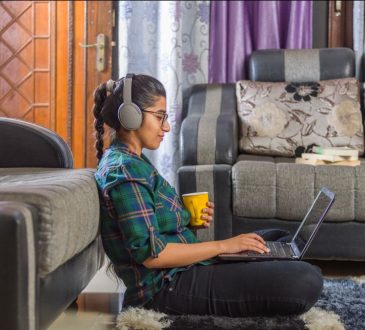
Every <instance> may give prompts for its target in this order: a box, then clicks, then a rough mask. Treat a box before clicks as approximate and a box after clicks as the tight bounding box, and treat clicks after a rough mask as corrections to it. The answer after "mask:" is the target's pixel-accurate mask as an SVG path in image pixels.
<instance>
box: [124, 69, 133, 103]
mask: <svg viewBox="0 0 365 330" xmlns="http://www.w3.org/2000/svg"><path fill="white" fill-rule="evenodd" d="M133 77H134V74H133V73H128V74H127V75H126V77H125V78H124V86H123V102H124V103H125V104H131V103H132V79H133Z"/></svg>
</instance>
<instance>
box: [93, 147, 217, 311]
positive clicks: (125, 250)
mask: <svg viewBox="0 0 365 330" xmlns="http://www.w3.org/2000/svg"><path fill="white" fill-rule="evenodd" d="M95 178H96V181H97V185H98V189H99V194H100V197H101V198H100V202H101V236H102V241H103V246H104V249H105V252H106V254H107V255H108V257H109V259H110V260H111V262H112V263H113V266H114V269H115V271H116V273H117V275H118V276H119V277H120V278H121V279H122V280H123V282H124V284H125V285H126V287H127V290H126V292H125V298H124V301H125V303H126V304H129V305H141V304H144V303H146V302H147V301H148V300H150V299H151V298H152V297H153V295H154V294H156V293H157V292H158V291H159V290H160V289H161V288H162V286H163V283H164V281H170V280H171V278H172V276H173V275H174V274H175V273H176V272H178V271H183V270H186V269H188V268H189V267H180V268H171V269H148V268H146V267H145V266H143V264H142V263H143V262H144V261H145V260H146V259H147V258H149V257H153V258H157V257H158V254H159V253H160V252H161V251H162V250H163V249H164V248H165V246H166V244H167V243H170V242H171V243H196V242H198V240H197V239H196V237H195V235H194V234H193V233H192V232H191V231H190V230H189V229H188V228H187V227H186V226H187V224H188V222H189V218H190V214H189V212H188V211H187V210H186V209H185V208H184V207H183V204H182V202H181V199H180V198H179V196H178V195H177V193H176V191H175V189H174V188H173V187H172V186H171V185H170V184H169V183H168V182H167V181H166V180H165V179H164V178H163V177H162V176H161V175H160V174H159V173H158V172H157V170H156V169H155V168H154V166H153V165H152V164H151V163H150V162H149V160H148V159H147V158H146V157H145V156H144V155H143V154H142V155H141V156H139V155H137V154H135V153H133V152H131V151H130V150H129V149H128V147H127V146H126V145H124V144H123V143H121V142H120V141H118V140H115V141H113V142H112V144H111V146H110V148H109V149H107V150H106V151H105V152H104V154H103V157H102V159H101V160H100V162H99V166H98V170H97V172H96V173H95ZM211 262H212V261H210V260H207V261H205V262H201V263H200V264H210V263H211Z"/></svg>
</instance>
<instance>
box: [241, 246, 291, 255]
mask: <svg viewBox="0 0 365 330" xmlns="http://www.w3.org/2000/svg"><path fill="white" fill-rule="evenodd" d="M266 245H267V247H268V248H269V249H270V252H266V253H263V254H261V253H258V252H255V251H249V252H247V255H248V256H250V257H256V256H265V257H266V256H269V257H288V256H289V257H290V256H291V255H292V253H291V248H290V246H289V245H287V244H283V243H281V242H266Z"/></svg>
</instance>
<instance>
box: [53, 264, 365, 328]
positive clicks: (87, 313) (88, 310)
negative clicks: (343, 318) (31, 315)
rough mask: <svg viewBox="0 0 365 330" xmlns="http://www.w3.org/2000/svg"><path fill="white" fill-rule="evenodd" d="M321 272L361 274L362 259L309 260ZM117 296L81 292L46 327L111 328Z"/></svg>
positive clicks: (345, 274) (338, 275) (117, 307)
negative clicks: (74, 304) (66, 308)
mask: <svg viewBox="0 0 365 330" xmlns="http://www.w3.org/2000/svg"><path fill="white" fill-rule="evenodd" d="M312 263H313V264H316V265H318V266H319V267H321V269H322V273H323V275H324V276H328V277H345V276H361V275H365V262H342V261H335V262H334V261H313V262H312ZM120 305H121V299H120V297H119V296H118V295H117V294H113V293H84V294H82V295H80V297H79V299H78V301H77V309H75V308H69V309H68V310H67V311H66V312H65V313H63V314H62V315H61V316H60V317H59V318H58V319H57V320H56V321H55V322H54V323H53V324H52V325H51V327H50V328H49V329H50V330H84V329H85V330H86V329H87V330H110V329H114V321H115V317H116V315H117V313H118V312H117V311H118V310H119V309H120Z"/></svg>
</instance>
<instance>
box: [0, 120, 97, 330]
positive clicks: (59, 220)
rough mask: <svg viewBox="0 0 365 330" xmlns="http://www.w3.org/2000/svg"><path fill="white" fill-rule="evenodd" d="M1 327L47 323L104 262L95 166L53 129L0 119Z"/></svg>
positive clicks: (40, 326)
mask: <svg viewBox="0 0 365 330" xmlns="http://www.w3.org/2000/svg"><path fill="white" fill-rule="evenodd" d="M0 154H1V157H0V259H1V261H2V266H1V267H0V311H1V316H2V317H1V321H2V326H1V328H2V329H7V330H13V329H45V328H47V327H48V326H49V325H50V324H51V323H52V322H53V321H54V320H55V319H56V318H57V317H58V316H59V315H60V314H61V313H62V312H63V311H64V310H65V309H66V308H67V307H68V306H69V305H70V304H71V303H73V302H74V301H75V299H76V298H77V296H78V295H79V294H80V292H81V291H82V289H83V288H84V287H85V286H86V285H87V284H88V283H89V281H90V280H91V279H92V278H93V276H94V275H95V273H96V271H97V270H98V269H99V268H100V267H101V266H102V264H103V261H104V252H103V248H102V245H101V241H100V235H99V198H98V192H97V187H96V184H95V180H94V176H93V171H92V170H91V169H73V168H72V167H73V160H72V154H71V151H70V149H69V148H68V146H67V145H66V143H65V142H64V141H63V140H62V139H61V138H60V137H59V136H58V135H56V134H55V133H53V132H51V131H49V130H47V129H45V128H42V127H40V126H37V125H34V124H30V123H26V122H24V121H20V120H15V119H7V118H0Z"/></svg>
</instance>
